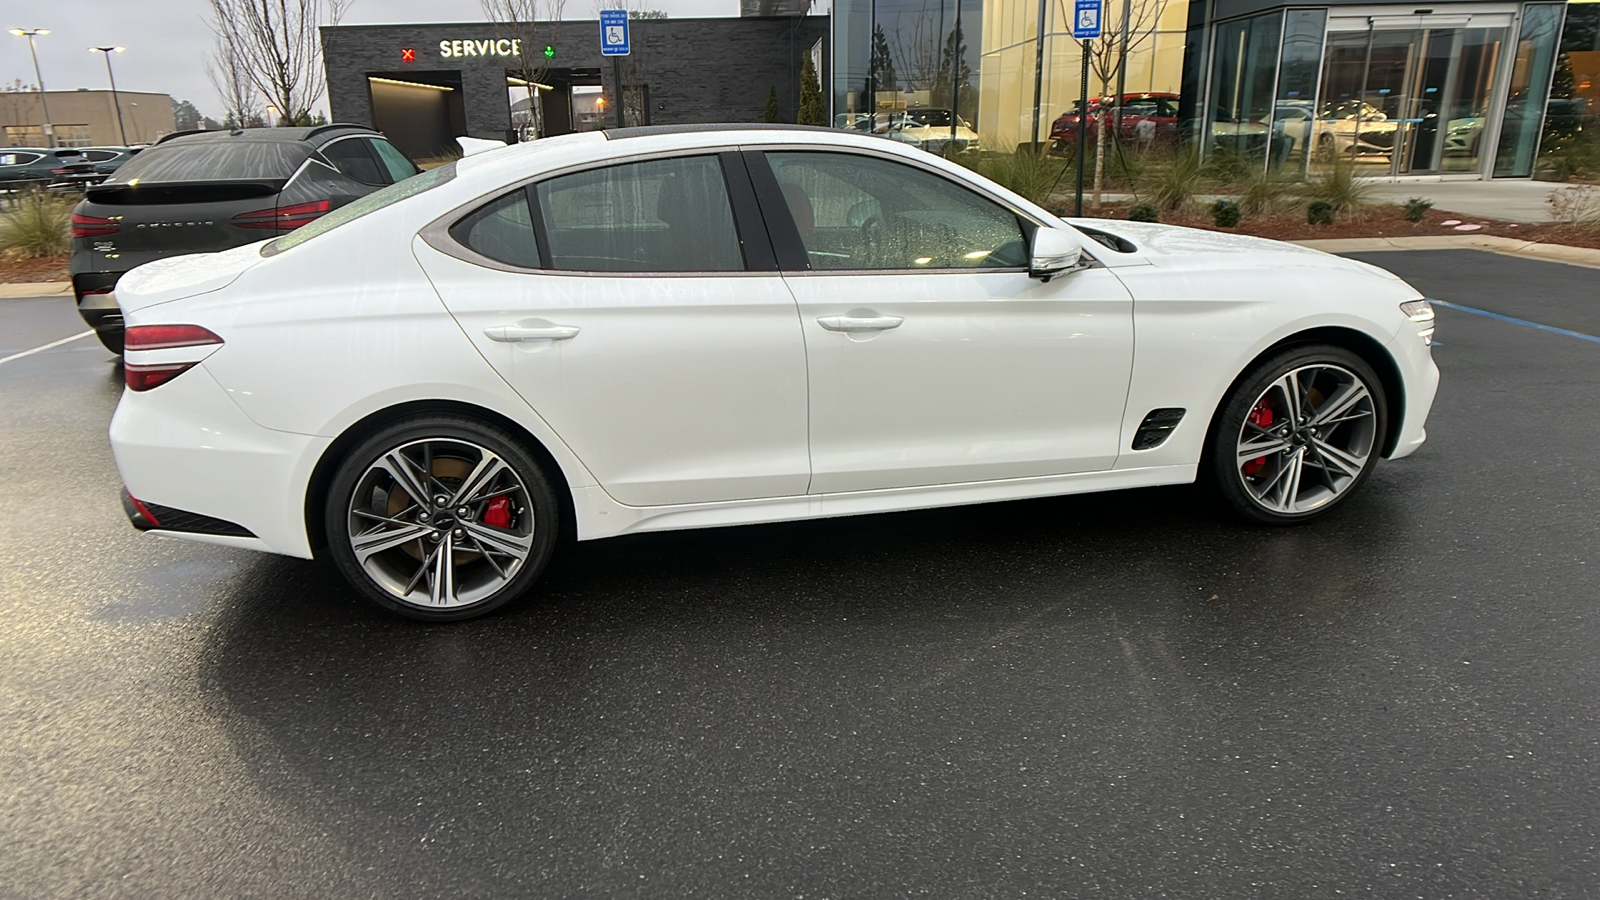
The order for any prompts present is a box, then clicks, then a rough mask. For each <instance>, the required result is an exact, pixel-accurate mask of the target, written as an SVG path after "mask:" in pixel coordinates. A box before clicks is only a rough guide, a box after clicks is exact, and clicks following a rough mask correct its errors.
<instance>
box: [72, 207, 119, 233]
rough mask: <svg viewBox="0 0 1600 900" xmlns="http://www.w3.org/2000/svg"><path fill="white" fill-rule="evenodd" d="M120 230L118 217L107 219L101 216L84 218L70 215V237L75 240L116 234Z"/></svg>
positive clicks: (79, 214) (80, 214)
mask: <svg viewBox="0 0 1600 900" xmlns="http://www.w3.org/2000/svg"><path fill="white" fill-rule="evenodd" d="M121 228H122V222H121V217H120V216H119V217H117V218H115V219H107V218H104V217H102V216H86V215H83V214H82V213H73V214H72V236H73V237H75V238H81V237H99V236H101V235H103V234H116V233H117V232H118V231H119V230H120V229H121Z"/></svg>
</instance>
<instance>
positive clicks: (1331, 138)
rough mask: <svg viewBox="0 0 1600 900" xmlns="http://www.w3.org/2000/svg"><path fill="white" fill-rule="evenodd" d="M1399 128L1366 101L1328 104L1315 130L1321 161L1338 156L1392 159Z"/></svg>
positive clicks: (1317, 151)
mask: <svg viewBox="0 0 1600 900" xmlns="http://www.w3.org/2000/svg"><path fill="white" fill-rule="evenodd" d="M1398 130H1399V125H1398V124H1397V123H1395V122H1391V121H1389V115H1388V114H1387V113H1385V112H1384V111H1383V110H1381V109H1379V108H1378V107H1376V106H1373V105H1372V104H1370V103H1368V102H1366V101H1365V100H1345V101H1341V102H1338V103H1331V104H1328V105H1327V106H1326V107H1324V108H1323V110H1322V112H1321V113H1320V114H1318V116H1317V119H1316V123H1315V124H1314V125H1313V127H1312V133H1313V134H1314V135H1315V138H1314V140H1315V141H1316V143H1315V145H1314V146H1315V153H1316V156H1317V158H1318V159H1322V160H1330V159H1333V158H1334V157H1335V156H1343V157H1352V158H1353V157H1357V156H1389V155H1390V154H1392V153H1393V152H1394V143H1395V134H1396V132H1397V131H1398Z"/></svg>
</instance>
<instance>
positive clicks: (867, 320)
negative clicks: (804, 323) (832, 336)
mask: <svg viewBox="0 0 1600 900" xmlns="http://www.w3.org/2000/svg"><path fill="white" fill-rule="evenodd" d="M904 321H905V319H902V318H900V317H899V316H823V317H822V318H820V319H818V320H817V324H818V325H821V326H822V327H823V328H826V329H828V330H829V331H844V332H855V331H888V330H889V329H891V328H899V327H900V323H901V322H904Z"/></svg>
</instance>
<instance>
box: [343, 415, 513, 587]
mask: <svg viewBox="0 0 1600 900" xmlns="http://www.w3.org/2000/svg"><path fill="white" fill-rule="evenodd" d="M532 509H533V503H532V500H531V498H530V495H529V491H528V486H527V485H526V484H525V483H524V481H523V478H522V477H521V476H520V475H519V474H518V473H517V471H516V469H515V468H514V467H513V466H512V465H510V464H509V463H508V462H507V461H506V460H505V459H503V458H502V457H501V456H500V455H498V454H496V453H495V452H493V451H492V450H490V449H489V448H487V447H484V446H482V445H480V444H478V443H475V442H473V441H470V440H464V439H460V438H426V439H422V440H413V441H409V442H407V443H403V444H400V445H398V446H395V447H393V448H392V449H389V450H387V451H385V452H383V453H382V454H381V455H379V456H378V458H377V459H375V460H373V461H372V462H371V463H370V464H369V465H368V466H367V467H366V469H365V471H363V472H362V474H361V475H360V477H359V478H357V479H356V483H355V490H354V492H353V494H352V495H351V498H350V504H349V509H348V522H347V526H348V527H347V529H346V531H345V533H346V535H347V536H348V541H349V547H350V551H351V553H352V554H353V555H354V558H355V562H356V563H357V564H358V565H359V566H360V567H361V568H362V569H363V570H364V571H365V573H366V574H367V576H368V577H369V578H370V579H371V580H372V582H373V584H375V585H376V586H377V587H379V588H380V589H381V590H383V591H384V592H385V593H387V594H388V595H389V596H390V597H391V598H393V599H394V600H396V601H399V602H400V603H403V604H406V605H409V606H412V607H416V608H421V609H429V610H449V609H455V608H459V607H464V606H470V605H472V604H474V603H478V602H480V601H482V600H484V599H486V598H488V597H491V596H493V595H495V594H496V592H498V591H500V590H501V589H503V588H505V587H506V586H507V585H508V584H509V583H510V582H511V581H513V580H514V579H516V577H517V575H518V573H519V572H520V571H521V570H522V568H523V567H524V566H525V565H526V564H527V563H528V560H529V557H530V555H531V554H532V553H533V552H534V518H535V517H534V515H533V514H532Z"/></svg>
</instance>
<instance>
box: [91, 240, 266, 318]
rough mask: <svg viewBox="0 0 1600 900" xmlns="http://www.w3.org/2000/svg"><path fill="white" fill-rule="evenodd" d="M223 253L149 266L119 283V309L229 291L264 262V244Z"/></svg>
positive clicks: (130, 309) (172, 259) (172, 258)
mask: <svg viewBox="0 0 1600 900" xmlns="http://www.w3.org/2000/svg"><path fill="white" fill-rule="evenodd" d="M262 243H263V242H257V243H254V244H246V245H245V246H243V247H234V248H233V249H232V250H224V251H222V252H220V253H191V254H188V255H186V256H169V257H167V258H166V259H158V260H156V261H155V262H149V263H145V264H144V265H142V266H139V267H138V268H135V269H133V270H131V271H130V272H128V274H126V275H124V276H122V277H121V278H120V279H118V280H117V289H116V295H117V306H119V307H121V308H122V311H123V313H129V312H133V311H134V310H139V309H145V308H148V307H151V306H155V305H157V304H159V303H167V302H170V301H173V300H179V299H182V298H184V297H193V296H195V295H197V294H206V293H210V292H211V291H215V290H219V289H221V288H225V287H227V286H228V285H230V284H232V283H233V282H234V280H235V279H237V278H238V277H239V276H240V275H241V274H242V273H243V272H244V271H245V270H246V269H248V268H250V267H251V266H253V265H255V264H257V263H259V262H261V244H262Z"/></svg>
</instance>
